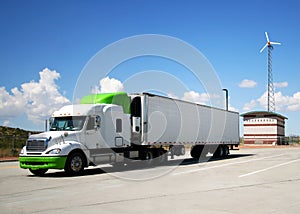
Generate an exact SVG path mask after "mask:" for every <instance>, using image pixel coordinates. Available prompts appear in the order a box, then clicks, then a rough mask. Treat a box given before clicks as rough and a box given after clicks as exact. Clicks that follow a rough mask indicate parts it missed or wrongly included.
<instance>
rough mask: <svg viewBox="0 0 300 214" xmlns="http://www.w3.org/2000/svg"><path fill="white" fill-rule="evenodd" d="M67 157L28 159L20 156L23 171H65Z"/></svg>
mask: <svg viewBox="0 0 300 214" xmlns="http://www.w3.org/2000/svg"><path fill="white" fill-rule="evenodd" d="M66 160H67V157H65V156H60V157H42V156H41V157H36V156H35V157H28V156H20V157H19V161H20V167H21V168H23V169H33V170H36V169H64V168H65V164H66Z"/></svg>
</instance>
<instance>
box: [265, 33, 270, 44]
mask: <svg viewBox="0 0 300 214" xmlns="http://www.w3.org/2000/svg"><path fill="white" fill-rule="evenodd" d="M265 34H266V38H267V41H268V42H270V40H269V36H268V33H267V32H265Z"/></svg>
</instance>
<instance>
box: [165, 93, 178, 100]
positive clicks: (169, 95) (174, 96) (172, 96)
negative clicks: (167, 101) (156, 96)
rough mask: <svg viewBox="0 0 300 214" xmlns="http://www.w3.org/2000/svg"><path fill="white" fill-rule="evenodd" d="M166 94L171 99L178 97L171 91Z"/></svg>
mask: <svg viewBox="0 0 300 214" xmlns="http://www.w3.org/2000/svg"><path fill="white" fill-rule="evenodd" d="M167 96H168V97H170V98H173V99H178V97H177V96H176V95H175V94H173V93H168V94H167Z"/></svg>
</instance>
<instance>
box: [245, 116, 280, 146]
mask: <svg viewBox="0 0 300 214" xmlns="http://www.w3.org/2000/svg"><path fill="white" fill-rule="evenodd" d="M284 125H285V124H284V119H283V118H280V117H275V116H271V117H247V116H244V143H245V144H272V143H274V142H275V143H277V142H278V140H279V138H280V137H284V133H285V128H284Z"/></svg>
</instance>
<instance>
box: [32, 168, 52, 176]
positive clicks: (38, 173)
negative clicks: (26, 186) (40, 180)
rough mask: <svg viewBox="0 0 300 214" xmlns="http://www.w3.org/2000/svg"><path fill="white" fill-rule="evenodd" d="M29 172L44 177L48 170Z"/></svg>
mask: <svg viewBox="0 0 300 214" xmlns="http://www.w3.org/2000/svg"><path fill="white" fill-rule="evenodd" d="M29 171H30V172H31V173H32V174H34V175H37V176H43V175H44V174H45V173H46V172H47V171H48V169H29Z"/></svg>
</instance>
